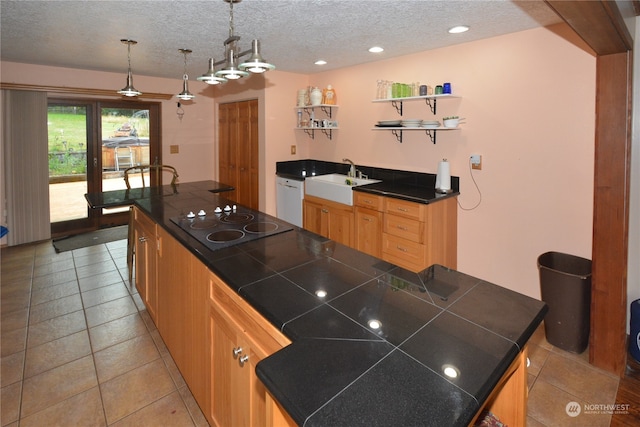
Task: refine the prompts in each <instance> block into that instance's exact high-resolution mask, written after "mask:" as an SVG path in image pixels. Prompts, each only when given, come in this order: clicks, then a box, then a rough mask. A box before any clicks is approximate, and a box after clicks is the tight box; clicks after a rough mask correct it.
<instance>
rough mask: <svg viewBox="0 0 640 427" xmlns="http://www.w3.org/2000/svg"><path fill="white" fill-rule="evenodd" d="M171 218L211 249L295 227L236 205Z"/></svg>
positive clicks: (194, 211) (225, 246) (195, 211)
mask: <svg viewBox="0 0 640 427" xmlns="http://www.w3.org/2000/svg"><path fill="white" fill-rule="evenodd" d="M170 219H171V221H172V222H173V223H175V224H177V225H178V226H179V227H180V228H182V229H183V230H184V231H186V232H187V233H189V234H190V235H191V237H193V238H195V239H197V240H198V241H199V242H200V243H202V244H203V245H205V246H207V247H208V248H209V249H211V250H217V249H222V248H227V247H229V246H234V245H237V244H240V243H245V242H249V241H252V240H256V239H261V238H263V237H267V236H272V235H274V234H278V233H283V232H285V231H290V230H293V226H292V225H291V224H289V223H287V222H285V221H281V220H279V219H277V218H274V217H272V216H271V215H267V214H265V213H262V212H258V211H254V210H252V209H249V208H245V207H242V206H236V205H233V206H229V205H227V206H219V207H216V208H212V209H207V210H193V211H191V212H189V213H187V214H185V215H180V216H175V217H171V218H170Z"/></svg>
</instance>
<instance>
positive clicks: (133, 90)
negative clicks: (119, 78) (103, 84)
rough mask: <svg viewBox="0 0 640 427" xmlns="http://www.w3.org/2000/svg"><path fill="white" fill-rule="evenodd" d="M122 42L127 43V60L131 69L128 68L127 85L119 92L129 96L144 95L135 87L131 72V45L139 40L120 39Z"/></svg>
mask: <svg viewBox="0 0 640 427" xmlns="http://www.w3.org/2000/svg"><path fill="white" fill-rule="evenodd" d="M120 42H122V43H124V44H126V45H127V61H128V63H129V69H128V70H127V85H126V86H125V87H124V88H122V89H120V90H119V91H118V93H119V94H120V95H124V96H129V97H133V96H138V95H142V92H140V91H139V90H137V89H136V88H135V87H133V74H132V73H131V45H135V44H137V43H138V42H137V41H135V40H130V39H120Z"/></svg>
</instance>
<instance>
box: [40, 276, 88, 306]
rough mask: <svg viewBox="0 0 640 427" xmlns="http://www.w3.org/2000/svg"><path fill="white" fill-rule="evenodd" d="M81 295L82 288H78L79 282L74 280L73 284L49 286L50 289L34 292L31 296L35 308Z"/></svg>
mask: <svg viewBox="0 0 640 427" xmlns="http://www.w3.org/2000/svg"><path fill="white" fill-rule="evenodd" d="M79 293H80V287H79V286H78V281H77V280H72V281H71V282H66V283H62V284H60V285H55V286H49V287H48V288H45V289H41V290H39V291H33V293H32V294H31V306H32V307H34V306H36V305H38V304H42V303H45V302H48V301H53V300H55V299H58V298H64V297H68V296H69V295H73V294H79Z"/></svg>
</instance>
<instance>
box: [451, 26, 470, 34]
mask: <svg viewBox="0 0 640 427" xmlns="http://www.w3.org/2000/svg"><path fill="white" fill-rule="evenodd" d="M465 31H469V27H467V26H466V25H457V26H455V27H451V28H449V33H451V34H458V33H464V32H465Z"/></svg>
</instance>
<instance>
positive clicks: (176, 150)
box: [169, 145, 180, 154]
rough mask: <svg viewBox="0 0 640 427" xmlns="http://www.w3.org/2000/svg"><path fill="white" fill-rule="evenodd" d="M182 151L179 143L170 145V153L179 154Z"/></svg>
mask: <svg viewBox="0 0 640 427" xmlns="http://www.w3.org/2000/svg"><path fill="white" fill-rule="evenodd" d="M179 152H180V146H179V145H170V146H169V153H170V154H178V153H179Z"/></svg>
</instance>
